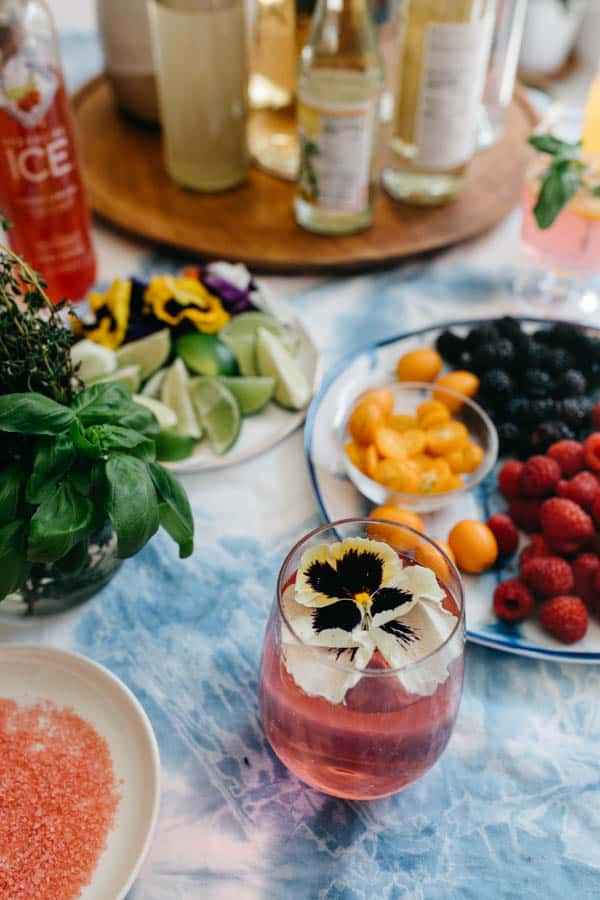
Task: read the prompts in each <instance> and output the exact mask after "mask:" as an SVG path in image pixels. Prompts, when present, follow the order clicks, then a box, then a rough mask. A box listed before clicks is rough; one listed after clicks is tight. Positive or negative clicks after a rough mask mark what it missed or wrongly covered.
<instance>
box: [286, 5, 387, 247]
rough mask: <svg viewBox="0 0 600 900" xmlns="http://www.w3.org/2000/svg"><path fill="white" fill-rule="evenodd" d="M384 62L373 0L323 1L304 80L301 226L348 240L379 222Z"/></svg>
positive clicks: (303, 62) (302, 69) (305, 57)
mask: <svg viewBox="0 0 600 900" xmlns="http://www.w3.org/2000/svg"><path fill="white" fill-rule="evenodd" d="M383 84H384V73H383V62H382V59H381V54H380V52H379V47H378V44H377V36H376V33H375V26H374V24H373V19H372V14H371V10H370V5H369V0H318V3H317V8H316V10H315V14H314V17H313V22H312V25H311V28H310V32H309V35H308V41H307V43H306V45H305V47H304V48H303V50H302V54H301V57H300V66H299V75H298V137H299V142H300V174H299V185H298V193H297V195H296V198H295V200H294V210H295V213H296V220H297V222H298V224H300V225H302V226H303V227H304V228H307V229H308V230H309V231H316V232H318V233H320V234H348V233H349V232H352V231H359V230H361V229H363V228H366V227H367V226H369V225H370V224H371V222H372V220H373V194H374V188H375V180H376V172H375V151H376V146H377V137H378V131H379V101H380V96H381V92H382V90H383Z"/></svg>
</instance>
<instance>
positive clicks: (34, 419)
mask: <svg viewBox="0 0 600 900" xmlns="http://www.w3.org/2000/svg"><path fill="white" fill-rule="evenodd" d="M74 419H75V414H74V413H73V412H72V411H71V410H70V409H69V408H68V407H67V406H62V405H61V404H60V403H56V401H55V400H51V399H50V398H49V397H44V396H43V395H42V394H34V393H31V394H4V396H2V397H0V431H12V432H18V433H19V434H60V433H61V431H65V430H66V429H67V428H68V427H69V425H70V424H71V422H72V421H73V420H74Z"/></svg>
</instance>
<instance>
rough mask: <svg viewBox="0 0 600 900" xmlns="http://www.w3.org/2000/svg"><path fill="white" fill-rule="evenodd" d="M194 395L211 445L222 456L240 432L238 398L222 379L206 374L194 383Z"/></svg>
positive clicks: (192, 384) (195, 407)
mask: <svg viewBox="0 0 600 900" xmlns="http://www.w3.org/2000/svg"><path fill="white" fill-rule="evenodd" d="M190 397H191V398H192V403H193V404H194V409H195V410H196V414H197V416H198V419H199V420H200V422H201V423H202V426H203V427H204V429H205V431H206V434H207V436H208V440H209V443H210V446H211V447H212V449H213V450H214V452H215V453H217V454H218V455H219V456H221V455H222V454H223V453H225V452H226V451H227V450H229V448H230V447H232V446H233V444H234V443H235V442H236V440H237V438H238V435H239V433H240V427H241V416H240V410H239V407H238V405H237V402H236V399H235V397H234V396H233V394H232V393H231V391H229V390H228V389H227V388H226V387H225V385H224V384H221V382H220V381H217V380H216V379H215V378H202V377H201V378H194V379H192V381H191V382H190Z"/></svg>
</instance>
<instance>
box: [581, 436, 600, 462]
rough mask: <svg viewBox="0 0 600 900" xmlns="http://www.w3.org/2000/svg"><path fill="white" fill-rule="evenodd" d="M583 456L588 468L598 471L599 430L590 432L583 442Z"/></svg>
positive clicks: (599, 452)
mask: <svg viewBox="0 0 600 900" xmlns="http://www.w3.org/2000/svg"><path fill="white" fill-rule="evenodd" d="M583 458H584V459H585V463H586V465H587V467H588V469H593V471H594V472H600V431H595V432H594V433H593V434H590V436H589V437H588V438H586V439H585V441H584V442H583Z"/></svg>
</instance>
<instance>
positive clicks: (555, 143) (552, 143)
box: [529, 134, 581, 159]
mask: <svg viewBox="0 0 600 900" xmlns="http://www.w3.org/2000/svg"><path fill="white" fill-rule="evenodd" d="M529 143H530V144H531V146H532V147H535V149H536V150H538V151H539V152H540V153H548V154H550V156H562V157H563V158H564V159H579V157H580V156H581V141H578V142H577V143H576V144H570V143H568V142H567V141H561V140H559V139H558V138H556V137H554V135H552V134H532V135H531V137H530V138H529Z"/></svg>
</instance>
